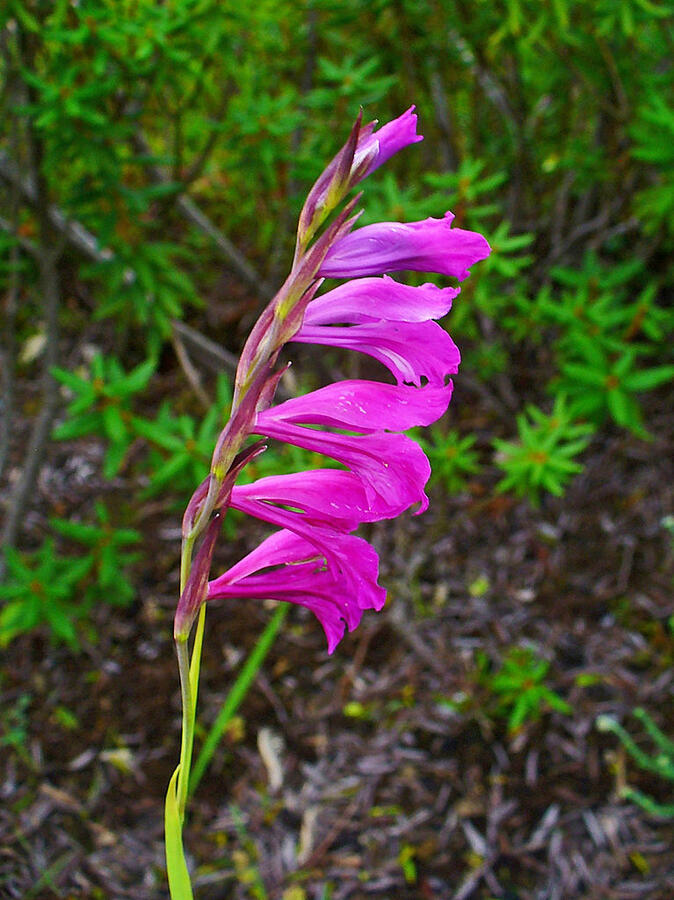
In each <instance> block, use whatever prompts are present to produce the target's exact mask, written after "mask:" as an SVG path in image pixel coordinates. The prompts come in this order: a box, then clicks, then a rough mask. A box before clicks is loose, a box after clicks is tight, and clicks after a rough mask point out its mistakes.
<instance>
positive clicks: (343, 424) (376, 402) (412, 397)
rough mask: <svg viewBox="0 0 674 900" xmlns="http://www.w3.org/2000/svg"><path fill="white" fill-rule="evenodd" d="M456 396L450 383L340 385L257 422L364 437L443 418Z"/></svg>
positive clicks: (278, 408) (261, 415)
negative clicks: (336, 430) (341, 431)
mask: <svg viewBox="0 0 674 900" xmlns="http://www.w3.org/2000/svg"><path fill="white" fill-rule="evenodd" d="M451 396H452V385H451V382H450V383H449V384H447V385H443V386H436V385H427V386H426V387H423V388H416V387H410V386H409V385H394V384H382V383H380V382H378V381H358V380H352V381H337V382H335V383H334V384H329V385H327V386H326V387H323V388H319V389H318V390H317V391H312V392H311V393H309V394H303V395H302V396H300V397H293V398H292V399H291V400H286V401H285V402H284V403H280V404H279V405H278V406H276V407H274V408H273V409H270V410H265V411H264V412H261V413H258V419H257V420H258V423H260V424H261V425H262V426H263V427H264V426H265V424H266V423H267V422H269V421H272V422H278V421H283V422H288V423H292V424H300V423H303V424H305V425H327V426H329V427H331V428H343V429H345V430H346V431H360V432H363V433H365V434H367V433H369V432H372V431H379V430H384V429H386V430H388V431H406V430H407V429H408V428H414V427H416V426H417V425H430V424H431V422H435V421H436V420H437V419H439V418H440V416H442V415H444V413H445V412H446V410H447V407H448V406H449V401H450V399H451Z"/></svg>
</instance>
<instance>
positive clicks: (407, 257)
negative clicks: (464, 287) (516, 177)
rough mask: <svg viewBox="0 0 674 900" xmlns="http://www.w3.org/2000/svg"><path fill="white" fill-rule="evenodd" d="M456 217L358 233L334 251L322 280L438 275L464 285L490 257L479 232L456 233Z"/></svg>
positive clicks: (323, 268) (381, 225)
mask: <svg viewBox="0 0 674 900" xmlns="http://www.w3.org/2000/svg"><path fill="white" fill-rule="evenodd" d="M453 218H454V216H453V214H452V213H450V212H448V213H445V217H444V219H424V220H423V221H421V222H408V223H403V222H379V223H377V224H375V225H366V226H365V227H364V228H359V229H358V230H357V231H352V232H351V233H350V234H347V235H345V236H344V237H343V238H341V239H340V240H339V241H337V242H336V243H335V244H333V246H332V247H331V249H330V250H329V251H328V253H327V255H326V257H325V259H324V261H323V264H322V265H321V267H320V270H319V275H323V276H326V277H332V278H353V277H357V276H360V275H381V274H382V273H384V272H399V271H403V270H405V271H407V270H411V271H415V272H437V273H439V274H441V275H450V276H452V277H454V278H458V279H459V281H463V280H464V279H465V278H467V277H468V275H469V272H468V269H469V267H470V266H472V265H473V263H476V262H478V260H480V259H485V258H486V257H487V256H489V254H490V252H491V249H490V247H489V244H488V243H487V241H486V240H485V239H484V238H483V237H482V235H481V234H478V233H477V232H476V231H465V230H464V229H462V228H452V227H451V224H452V219H453Z"/></svg>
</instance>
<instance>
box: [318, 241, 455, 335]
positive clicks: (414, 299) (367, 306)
mask: <svg viewBox="0 0 674 900" xmlns="http://www.w3.org/2000/svg"><path fill="white" fill-rule="evenodd" d="M356 233H357V232H356ZM459 292H460V288H454V287H445V288H439V287H437V286H436V285H434V284H422V285H421V286H420V287H412V286H410V285H408V284H400V282H399V281H394V279H393V278H390V277H389V276H388V275H384V276H383V277H382V278H355V279H352V280H351V281H345V282H344V284H340V285H339V286H338V287H336V288H334V290H332V291H328V293H327V294H322V295H321V296H320V297H315V298H314V299H313V300H312V301H311V303H310V304H309V306H308V307H307V310H306V312H305V314H304V324H305V325H337V324H341V323H346V322H354V323H355V322H369V321H372V320H374V321H378V320H379V319H393V320H395V321H396V322H424V321H426V319H441V318H442V317H443V316H446V315H447V313H448V312H449V310H450V309H451V306H452V300H453V299H454V298H455V297H456V296H457V294H459Z"/></svg>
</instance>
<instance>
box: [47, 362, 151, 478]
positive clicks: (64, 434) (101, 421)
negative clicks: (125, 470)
mask: <svg viewBox="0 0 674 900" xmlns="http://www.w3.org/2000/svg"><path fill="white" fill-rule="evenodd" d="M155 365H156V364H155V361H154V359H146V360H145V362H143V363H141V364H140V365H139V366H136V368H135V369H133V370H132V371H131V372H129V373H128V374H127V373H126V372H125V371H124V369H123V368H122V366H121V365H120V363H119V362H118V361H117V360H116V359H115V358H114V357H112V356H109V357H104V356H102V355H101V354H100V353H97V354H96V355H95V356H94V357H93V358H92V360H91V366H90V371H89V372H87V373H86V374H84V375H79V374H75V373H74V372H69V371H67V370H66V369H53V370H52V375H53V376H54V378H56V379H57V381H59V382H61V384H63V385H65V386H66V387H67V388H68V389H69V390H70V391H71V392H72V394H73V395H74V396H73V399H72V400H71V401H70V403H69V404H68V408H67V410H66V413H67V418H66V420H65V421H64V422H62V423H61V424H60V425H58V426H57V427H56V428H55V429H54V437H55V438H56V439H57V440H72V439H73V438H77V437H82V436H83V435H90V434H95V435H100V436H101V437H105V438H106V439H107V441H108V447H107V451H106V454H105V462H104V464H103V474H104V475H105V477H106V478H112V477H113V476H114V475H115V474H116V473H117V472H118V471H119V469H120V467H121V465H122V462H123V461H124V457H125V456H126V453H127V451H128V449H129V446H130V445H131V443H132V441H133V440H134V437H135V433H134V430H133V428H132V417H131V403H130V401H131V398H132V397H133V396H134V395H135V394H137V393H139V392H140V391H142V390H143V389H144V388H145V387H146V386H147V384H148V382H149V380H150V378H151V377H152V373H153V372H154V370H155Z"/></svg>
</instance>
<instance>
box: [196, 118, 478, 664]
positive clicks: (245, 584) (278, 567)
mask: <svg viewBox="0 0 674 900" xmlns="http://www.w3.org/2000/svg"><path fill="white" fill-rule="evenodd" d="M416 122H417V117H416V115H415V113H414V107H411V108H410V109H408V110H407V111H406V112H405V113H403V114H402V115H401V116H399V117H398V118H397V119H394V120H393V121H391V122H388V123H387V124H385V125H383V126H382V127H381V128H380V129H379V130H378V131H375V124H376V123H370V124H369V125H365V126H362V125H361V122H360V118H359V119H358V121H357V122H356V124H355V126H354V128H353V130H352V132H351V135H350V137H349V139H348V141H347V142H346V144H345V145H344V147H343V148H342V150H340V152H339V153H338V154H337V155H336V156H335V158H334V159H333V160H332V162H331V163H330V164H329V165H328V166H327V168H326V169H325V171H324V172H323V174H322V175H321V176H320V177H319V178H318V180H317V181H316V183H315V184H314V186H313V188H312V189H311V191H310V193H309V196H308V198H307V201H306V203H305V204H304V208H303V210H302V213H301V216H300V222H299V226H298V240H297V247H296V253H295V260H294V263H293V267H292V271H291V273H290V275H289V276H288V278H287V280H286V282H285V283H284V285H283V287H282V288H281V290H280V291H279V293H278V294H277V296H276V297H275V298H274V299H273V300H272V301H271V302H270V304H269V305H268V307H267V308H266V309H265V311H264V312H263V314H262V316H261V317H260V320H259V321H258V323H257V324H256V325H255V327H254V328H253V331H252V333H251V337H250V338H249V340H248V341H247V342H246V346H245V348H244V351H243V353H242V356H241V361H240V364H239V368H238V370H237V379H236V391H235V396H234V403H233V412H232V418H231V420H230V423H229V424H228V426H227V427H226V428H225V430H224V431H223V433H222V435H221V436H220V439H219V441H218V445H217V448H216V452H215V453H214V457H213V459H214V463H213V465H212V467H211V474H210V476H209V478H208V479H207V480H206V481H205V482H204V483H203V484H202V485H201V486H200V487H199V488H198V489H197V491H196V492H195V495H194V497H193V499H192V501H191V502H190V506H189V507H188V512H187V513H186V516H185V519H184V523H185V524H184V527H185V529H186V534H187V535H188V539H190V540H193V539H194V538H193V532H194V530H195V529H201V530H203V528H202V521H203V520H204V519H205V518H207V517H209V516H210V515H211V514H212V511H213V509H218V508H220V507H222V506H225V507H226V506H231V507H232V508H233V509H237V510H240V511H242V512H245V513H246V514H248V515H251V516H254V517H255V518H258V519H260V520H261V521H264V522H267V523H269V524H270V525H272V526H274V527H276V528H277V529H279V530H278V531H276V532H275V533H274V534H272V535H271V536H270V537H268V538H267V539H266V540H265V541H263V543H262V544H261V545H260V546H259V547H258V548H257V549H256V550H253V551H252V552H251V553H249V554H248V555H247V556H246V557H245V558H244V559H243V560H241V562H239V563H237V564H236V565H234V566H232V567H231V568H230V569H229V570H228V571H227V572H225V573H224V574H223V575H221V576H219V577H218V578H215V579H214V580H212V581H210V582H209V583H208V584H206V581H205V578H206V576H205V574H204V573H205V572H207V571H208V568H209V566H210V558H211V555H212V550H213V543H214V537H213V534H214V531H213V530H212V528H211V530H209V531H208V532H207V537H206V539H205V540H204V541H203V544H202V547H203V548H204V549H203V550H201V549H200V551H199V554H198V556H197V559H196V560H195V572H194V577H191V578H190V579H189V580H188V582H187V586H186V589H185V592H184V596H183V598H181V605H180V607H179V609H180V610H181V616H182V619H181V622H182V623H183V625H184V627H183V631H185V630H186V628H187V626H188V625H189V624H190V623H191V621H192V620H193V617H194V615H195V614H196V611H197V610H198V607H199V604H200V603H202V602H204V599H208V600H214V599H217V598H223V597H239V598H251V599H254V598H255V599H264V598H271V599H276V600H282V601H285V602H290V603H296V604H299V605H301V606H305V607H306V608H307V609H310V610H311V611H312V612H313V613H314V614H315V615H316V616H317V617H318V619H319V621H320V622H321V624H322V625H323V628H324V630H325V633H326V636H327V640H328V651H329V652H330V653H332V651H333V650H334V649H335V647H336V646H337V644H338V643H339V641H340V640H341V638H342V636H343V634H344V630H345V627H347V628H348V629H349V630H353V628H355V627H356V626H357V625H358V623H359V622H360V619H361V616H362V613H363V610H365V609H381V607H382V606H383V604H384V600H385V591H384V590H383V588H382V587H380V586H379V584H378V583H377V577H378V559H377V554H376V553H375V551H374V549H373V548H372V547H371V546H370V545H369V544H368V543H367V542H366V541H364V540H363V539H362V538H359V537H356V536H355V535H354V534H353V532H354V531H355V530H356V529H357V528H358V526H359V525H360V524H361V523H365V522H376V521H380V520H382V519H390V518H393V517H395V516H397V515H399V514H400V513H402V512H404V511H405V510H408V509H414V511H415V512H416V513H420V512H423V511H424V510H425V509H426V508H427V506H428V498H427V496H426V493H425V486H426V483H427V481H428V478H429V476H430V465H429V462H428V459H427V458H426V456H425V454H424V452H423V450H422V449H421V447H420V446H419V445H418V444H417V443H416V442H415V441H413V440H412V439H411V438H410V437H407V436H406V435H404V434H402V433H401V432H403V431H406V430H407V429H409V428H413V427H417V426H422V425H429V424H430V423H432V422H434V421H436V420H437V419H438V418H440V416H442V415H443V414H444V413H445V411H446V409H447V406H448V404H449V401H450V398H451V396H452V382H451V380H450V376H452V375H454V374H455V373H456V372H457V371H458V367H459V362H460V354H459V350H458V348H457V347H456V345H455V344H454V342H453V341H452V339H451V337H450V336H449V335H448V334H447V332H446V331H445V330H444V329H443V328H442V327H441V326H440V325H439V324H438V323H437V321H435V320H437V319H440V318H442V317H443V316H445V315H446V314H447V312H448V311H449V309H450V307H451V305H452V301H453V299H454V298H455V297H456V296H457V294H458V293H459V288H457V287H444V288H439V287H436V286H435V285H433V284H424V285H422V286H420V287H410V286H408V285H404V284H400V283H399V282H397V281H394V280H393V279H392V278H390V277H389V276H388V275H387V274H386V273H388V272H395V271H404V270H415V271H421V272H436V273H439V274H441V275H446V276H450V277H453V278H457V279H458V280H459V281H462V280H463V279H465V278H466V277H467V276H468V274H469V269H470V267H471V266H472V265H473V264H474V263H476V262H478V261H479V260H481V259H484V258H485V257H486V256H488V254H489V252H490V250H489V245H488V244H487V241H486V240H485V239H484V238H483V237H482V236H481V235H479V234H477V233H475V232H472V231H465V230H463V229H460V228H452V219H453V216H452V214H451V213H446V214H445V217H444V218H443V219H425V220H424V221H422V222H411V223H407V224H404V223H396V222H384V223H380V224H376V225H368V226H365V227H364V228H360V229H357V230H355V231H352V230H351V229H352V228H353V225H354V222H355V218H354V217H352V216H353V211H354V207H353V205H347V207H346V208H345V209H343V210H342V212H341V213H340V214H339V215H338V216H337V218H336V219H335V218H333V219H332V220H331V222H330V224H328V225H325V222H326V220H327V219H328V216H330V215H331V214H332V213H333V212H334V210H335V209H336V208H337V207H338V206H339V204H340V203H342V201H343V200H344V199H345V197H346V194H347V192H348V190H350V189H351V188H353V187H354V185H356V184H358V183H359V182H360V181H362V180H363V179H364V178H365V177H366V176H368V175H369V174H371V173H372V172H374V171H375V170H376V169H377V168H378V167H379V166H380V165H382V164H383V163H384V162H386V161H387V160H388V159H390V157H391V156H393V154H395V153H397V152H398V151H399V150H401V149H403V148H405V147H407V146H409V145H411V144H414V143H416V142H417V141H420V140H421V139H422V138H421V136H420V135H418V134H417V131H416ZM316 235H320V236H318V237H316ZM324 277H331V278H348V279H351V280H349V281H347V282H345V283H343V284H340V285H338V286H337V287H335V288H334V289H332V290H330V291H328V292H327V293H325V294H323V295H319V296H316V293H317V291H318V290H319V288H320V284H321V280H322V279H323V278H324ZM288 341H295V342H297V343H305V344H309V343H311V344H318V345H322V346H328V347H337V348H341V349H348V350H355V351H357V352H359V353H364V354H367V355H368V356H370V357H372V358H373V359H375V360H377V361H378V362H380V363H381V364H382V365H384V366H385V367H386V368H387V369H388V370H389V372H390V373H391V375H392V376H393V379H394V380H395V382H396V383H395V384H389V383H380V382H377V381H364V380H351V381H341V382H337V383H336V384H330V385H327V386H326V387H323V388H320V389H319V390H316V391H313V392H311V393H308V394H305V395H303V396H301V397H295V398H293V399H291V400H287V401H286V402H284V403H281V404H279V405H276V406H271V405H270V404H271V401H272V397H273V393H274V390H275V388H276V385H277V383H278V379H279V377H280V370H279V369H278V367H276V361H277V357H278V353H279V351H280V349H281V347H282V346H283V344H285V343H287V342H288ZM275 367H276V368H275ZM254 434H255V435H262V436H264V437H265V438H268V439H272V440H277V441H282V442H285V443H288V444H292V445H294V446H297V447H302V448H304V449H305V450H308V451H311V452H315V453H320V454H322V455H324V456H327V457H330V458H332V459H334V460H336V461H337V462H338V463H340V464H341V465H342V467H343V468H341V469H326V468H321V469H316V470H314V471H308V472H301V473H297V474H285V475H275V476H270V477H266V478H260V479H259V480H257V481H255V482H253V483H251V484H245V485H237V484H235V483H234V480H235V477H236V474H237V472H238V470H239V469H240V468H241V467H242V466H243V465H245V464H246V462H247V461H248V460H249V458H252V456H253V455H255V454H257V453H259V452H261V451H262V449H264V442H261V445H260V443H259V444H258V445H253V446H252V447H251V448H250V449H247V444H246V442H247V441H248V440H249V438H250V436H251V435H254ZM237 467H238V468H237ZM183 631H181V634H182V633H183Z"/></svg>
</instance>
